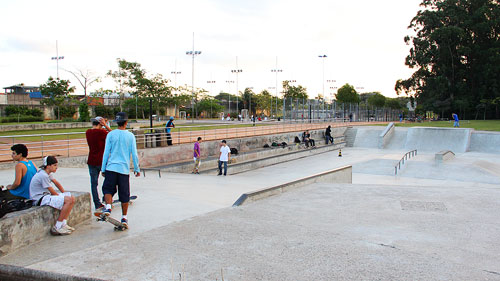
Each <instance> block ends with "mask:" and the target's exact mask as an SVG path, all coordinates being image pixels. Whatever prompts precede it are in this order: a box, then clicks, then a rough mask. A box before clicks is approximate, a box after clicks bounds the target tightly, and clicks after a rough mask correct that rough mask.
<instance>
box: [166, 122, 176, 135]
mask: <svg viewBox="0 0 500 281" xmlns="http://www.w3.org/2000/svg"><path fill="white" fill-rule="evenodd" d="M173 126H174V122H173V121H172V120H168V122H167V125H166V127H167V133H170V130H172V127H173Z"/></svg>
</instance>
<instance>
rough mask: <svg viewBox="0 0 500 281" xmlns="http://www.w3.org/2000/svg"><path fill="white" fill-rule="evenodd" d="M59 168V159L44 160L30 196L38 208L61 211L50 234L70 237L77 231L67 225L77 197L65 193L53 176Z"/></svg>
mask: <svg viewBox="0 0 500 281" xmlns="http://www.w3.org/2000/svg"><path fill="white" fill-rule="evenodd" d="M57 168H58V167H57V159H56V158H55V157H54V156H46V157H45V158H43V164H42V166H40V170H39V171H38V172H37V173H36V174H35V175H34V176H33V178H32V179H31V184H30V195H31V200H33V204H34V205H36V206H45V205H48V206H50V207H52V208H55V209H58V210H61V212H60V213H59V217H58V218H57V221H56V224H55V225H54V226H53V227H52V228H51V229H50V234H52V235H68V234H71V233H72V232H73V231H74V230H75V229H74V228H73V227H71V226H69V225H68V224H67V219H68V217H69V214H70V213H71V209H73V205H75V197H73V196H72V195H71V193H69V192H65V191H64V188H63V186H62V185H61V184H60V183H59V182H58V181H57V180H56V179H55V178H54V176H53V175H52V174H53V173H55V172H56V171H57ZM51 183H54V185H55V186H56V187H57V189H59V191H60V192H61V193H58V192H57V191H56V190H55V189H54V187H52V184H51Z"/></svg>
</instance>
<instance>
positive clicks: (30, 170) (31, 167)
mask: <svg viewBox="0 0 500 281" xmlns="http://www.w3.org/2000/svg"><path fill="white" fill-rule="evenodd" d="M19 163H23V164H24V165H25V166H26V174H24V177H23V178H22V179H21V183H20V184H19V186H18V187H17V188H16V189H11V190H9V191H10V194H12V195H15V196H19V197H23V198H26V199H30V184H31V179H32V178H33V176H34V175H35V174H36V167H35V164H33V162H31V161H30V160H28V161H19Z"/></svg>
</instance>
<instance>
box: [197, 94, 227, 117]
mask: <svg viewBox="0 0 500 281" xmlns="http://www.w3.org/2000/svg"><path fill="white" fill-rule="evenodd" d="M196 108H197V109H198V114H200V113H201V112H203V111H204V112H206V114H205V116H208V117H210V118H214V117H217V114H218V113H219V112H222V111H224V106H222V105H220V104H219V101H218V100H216V99H214V98H212V97H206V98H204V99H202V100H200V101H199V102H198V103H197V104H196ZM210 112H212V114H211V115H210Z"/></svg>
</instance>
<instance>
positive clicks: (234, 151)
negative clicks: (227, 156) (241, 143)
mask: <svg viewBox="0 0 500 281" xmlns="http://www.w3.org/2000/svg"><path fill="white" fill-rule="evenodd" d="M231 155H238V149H236V148H234V147H231Z"/></svg>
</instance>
